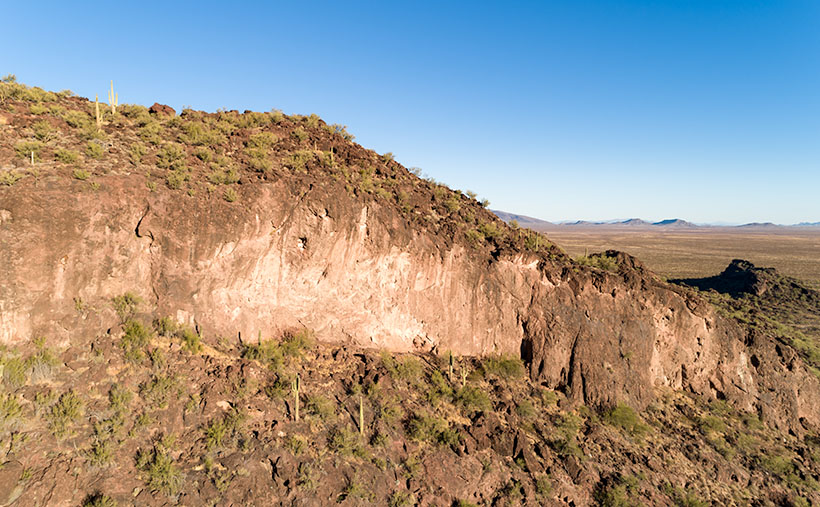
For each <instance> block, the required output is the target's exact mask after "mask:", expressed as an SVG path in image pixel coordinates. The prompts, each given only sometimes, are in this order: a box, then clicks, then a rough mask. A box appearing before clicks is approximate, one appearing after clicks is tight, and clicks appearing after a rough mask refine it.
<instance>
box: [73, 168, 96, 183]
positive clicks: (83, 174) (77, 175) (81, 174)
mask: <svg viewBox="0 0 820 507" xmlns="http://www.w3.org/2000/svg"><path fill="white" fill-rule="evenodd" d="M71 175H72V176H73V177H74V179H76V180H80V181H85V180H87V179H88V178H90V177H91V171H87V170H85V169H80V168H79V167H78V168H77V169H74V171H73V172H72V173H71Z"/></svg>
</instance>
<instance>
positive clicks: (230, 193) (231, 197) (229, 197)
mask: <svg viewBox="0 0 820 507" xmlns="http://www.w3.org/2000/svg"><path fill="white" fill-rule="evenodd" d="M222 198H223V199H225V200H226V201H227V202H236V200H237V199H239V195H238V194H237V193H236V190H234V189H232V188H227V189H225V192H224V193H223V194H222Z"/></svg>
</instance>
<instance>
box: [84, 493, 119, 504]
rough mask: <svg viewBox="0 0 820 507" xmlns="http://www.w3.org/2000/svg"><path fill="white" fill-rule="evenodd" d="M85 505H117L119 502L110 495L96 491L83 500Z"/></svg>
mask: <svg viewBox="0 0 820 507" xmlns="http://www.w3.org/2000/svg"><path fill="white" fill-rule="evenodd" d="M83 507H117V502H115V501H114V499H113V498H111V497H110V496H107V495H103V494H102V493H94V494H93V495H90V496H89V497H88V498H86V499H85V500H83Z"/></svg>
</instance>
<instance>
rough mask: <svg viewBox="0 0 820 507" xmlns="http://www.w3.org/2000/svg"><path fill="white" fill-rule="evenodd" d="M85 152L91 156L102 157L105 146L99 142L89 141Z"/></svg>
mask: <svg viewBox="0 0 820 507" xmlns="http://www.w3.org/2000/svg"><path fill="white" fill-rule="evenodd" d="M85 154H86V156H88V157H90V158H102V156H103V147H102V146H101V145H100V144H99V143H95V142H94V141H88V144H86V146H85Z"/></svg>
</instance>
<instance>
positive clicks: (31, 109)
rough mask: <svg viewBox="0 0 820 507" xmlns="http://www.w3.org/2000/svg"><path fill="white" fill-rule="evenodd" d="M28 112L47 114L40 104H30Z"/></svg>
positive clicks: (46, 110) (45, 108)
mask: <svg viewBox="0 0 820 507" xmlns="http://www.w3.org/2000/svg"><path fill="white" fill-rule="evenodd" d="M28 112H29V113H31V114H36V115H41V114H46V113H47V112H48V108H47V107H46V106H44V105H42V104H32V105H31V106H29V108H28Z"/></svg>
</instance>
